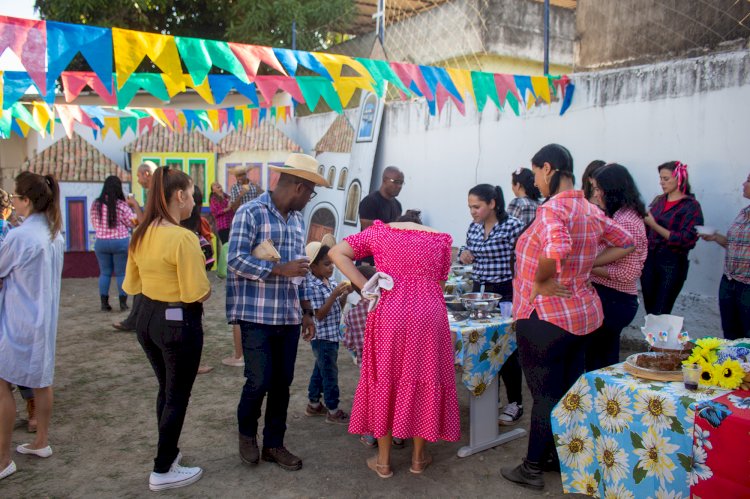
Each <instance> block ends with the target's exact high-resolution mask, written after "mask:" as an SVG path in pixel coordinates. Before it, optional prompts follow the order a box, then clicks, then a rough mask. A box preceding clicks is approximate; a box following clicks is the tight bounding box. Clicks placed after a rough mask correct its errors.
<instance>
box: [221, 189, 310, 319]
mask: <svg viewBox="0 0 750 499" xmlns="http://www.w3.org/2000/svg"><path fill="white" fill-rule="evenodd" d="M266 239H271V240H272V241H273V245H274V246H275V247H276V249H277V250H278V252H279V253H280V254H281V263H284V262H289V261H291V260H296V259H299V258H301V257H302V256H303V255H304V254H305V223H304V221H303V220H302V213H300V212H298V211H291V212H289V214H288V217H287V220H286V221H285V220H284V217H283V216H282V215H281V213H279V210H278V209H276V206H275V205H274V204H273V201H272V200H271V195H270V194H269V193H267V192H264V193H263V194H261V195H260V196H258V197H257V198H256V199H254V200H253V201H251V202H250V203H246V204H243V205H242V206H241V207H240V209H239V210H237V214H236V215H235V217H234V220H233V221H232V230H231V233H230V236H229V254H228V256H227V268H228V270H229V272H227V320H228V321H229V322H230V323H235V322H237V321H247V322H257V323H260V324H278V325H284V324H301V323H302V311H301V310H300V302H299V293H298V286H297V285H296V284H294V283H293V282H292V279H291V278H290V277H284V276H275V275H271V270H272V269H273V266H274V263H273V262H269V261H266V260H259V259H257V258H255V257H253V256H252V255H251V253H252V251H253V249H255V247H256V246H258V245H259V244H260V243H261V242H263V241H265V240H266Z"/></svg>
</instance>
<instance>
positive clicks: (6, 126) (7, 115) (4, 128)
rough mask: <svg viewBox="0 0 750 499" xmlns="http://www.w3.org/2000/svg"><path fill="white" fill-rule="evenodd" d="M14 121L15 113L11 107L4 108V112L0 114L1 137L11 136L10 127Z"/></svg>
mask: <svg viewBox="0 0 750 499" xmlns="http://www.w3.org/2000/svg"><path fill="white" fill-rule="evenodd" d="M12 123H13V115H12V114H11V111H10V109H3V112H2V114H0V137H3V138H4V139H9V138H10V127H11V125H12Z"/></svg>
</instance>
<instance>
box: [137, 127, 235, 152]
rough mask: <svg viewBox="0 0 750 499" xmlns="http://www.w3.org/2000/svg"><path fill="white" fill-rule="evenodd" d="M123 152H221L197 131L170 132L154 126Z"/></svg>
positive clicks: (164, 128) (167, 129) (165, 128)
mask: <svg viewBox="0 0 750 499" xmlns="http://www.w3.org/2000/svg"><path fill="white" fill-rule="evenodd" d="M125 152H212V153H219V152H221V150H220V149H219V146H218V145H217V144H214V143H213V142H211V141H210V140H209V139H208V137H206V136H205V135H203V134H202V133H200V132H199V131H198V130H193V131H190V132H188V131H187V130H182V131H172V130H170V129H169V128H167V127H163V126H154V127H153V128H152V129H151V130H150V131H149V132H148V133H145V134H142V135H140V136H139V137H138V138H137V139H136V140H135V141H133V142H131V143H130V144H128V145H127V146H126V147H125Z"/></svg>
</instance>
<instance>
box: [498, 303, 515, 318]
mask: <svg viewBox="0 0 750 499" xmlns="http://www.w3.org/2000/svg"><path fill="white" fill-rule="evenodd" d="M512 310H513V303H512V302H509V301H501V302H500V315H502V316H503V319H510V316H511V313H512Z"/></svg>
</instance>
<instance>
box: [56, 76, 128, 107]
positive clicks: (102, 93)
mask: <svg viewBox="0 0 750 499" xmlns="http://www.w3.org/2000/svg"><path fill="white" fill-rule="evenodd" d="M61 79H62V84H63V91H64V93H65V102H73V101H74V100H75V99H76V97H78V95H80V93H81V91H82V90H83V89H84V87H87V86H88V87H89V88H91V90H93V91H94V92H96V93H97V94H99V97H101V98H102V100H103V101H104V102H106V103H107V104H109V105H110V106H115V105H117V95H115V92H114V90H113V91H112V92H111V93H110V92H107V87H106V86H105V85H104V83H102V81H101V80H100V79H99V77H98V76H97V75H96V73H94V72H92V71H63V72H62V75H61ZM111 88H114V86H111Z"/></svg>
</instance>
